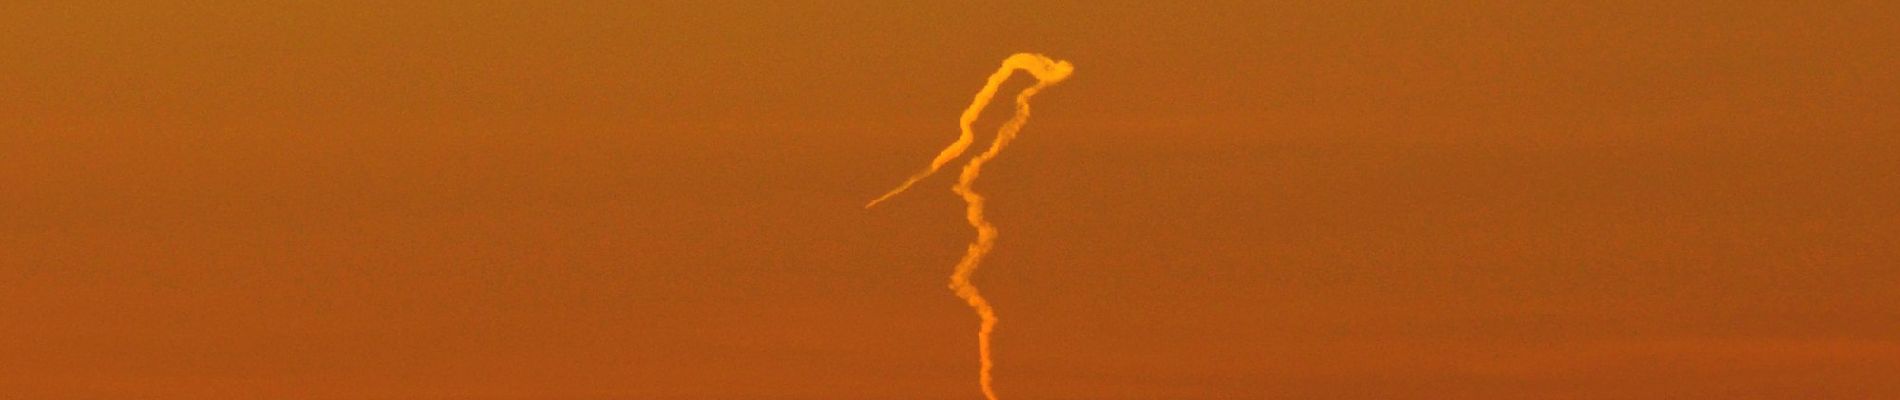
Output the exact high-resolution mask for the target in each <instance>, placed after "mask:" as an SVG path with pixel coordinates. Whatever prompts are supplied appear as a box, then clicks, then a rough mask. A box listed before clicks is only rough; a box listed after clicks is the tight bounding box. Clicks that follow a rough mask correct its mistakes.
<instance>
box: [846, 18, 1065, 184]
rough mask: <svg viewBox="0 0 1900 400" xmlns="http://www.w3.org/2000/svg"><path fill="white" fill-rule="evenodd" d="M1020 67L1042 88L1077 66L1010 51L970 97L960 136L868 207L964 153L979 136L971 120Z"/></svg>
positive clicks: (962, 118) (986, 105) (961, 124)
mask: <svg viewBox="0 0 1900 400" xmlns="http://www.w3.org/2000/svg"><path fill="white" fill-rule="evenodd" d="M1018 69H1020V70H1024V71H1028V72H1029V74H1030V75H1032V76H1035V77H1036V86H1037V87H1038V88H1041V87H1044V86H1048V85H1054V84H1055V83H1056V82H1061V81H1062V80H1063V79H1065V78H1068V77H1069V74H1070V73H1073V72H1075V67H1074V66H1072V65H1070V64H1069V62H1068V61H1056V60H1052V59H1050V58H1049V57H1045V56H1043V55H1041V54H1030V53H1016V54H1013V55H1010V56H1009V58H1007V59H1004V60H1003V66H1001V67H997V68H996V72H993V73H990V78H989V81H988V82H985V83H984V84H983V89H981V90H977V91H976V98H973V99H970V106H969V107H965V108H964V109H963V116H962V117H960V118H958V119H957V126H958V127H960V128H962V130H961V134H960V135H958V136H957V140H956V141H955V142H951V143H950V146H949V147H944V148H943V151H942V152H939V153H937V158H936V159H933V160H930V166H929V167H927V168H924V170H922V171H917V173H915V174H911V176H910V178H907V179H904V182H903V183H900V184H898V185H897V188H895V189H891V191H890V192H886V193H884V195H883V196H878V197H877V199H875V200H871V202H870V203H865V204H864V208H867V209H868V208H871V207H873V206H877V203H883V202H884V201H885V200H890V198H891V197H892V196H897V194H898V193H903V192H904V191H905V190H908V189H910V185H915V184H917V181H921V180H924V178H927V177H930V175H931V174H935V173H937V170H940V169H943V165H944V164H949V163H950V160H954V159H956V158H957V156H960V155H963V151H964V150H967V149H969V148H970V142H972V141H974V140H975V138H976V134H975V133H974V131H973V130H971V128H970V124H973V123H976V117H977V115H979V114H982V113H983V108H984V107H988V106H989V105H990V99H991V98H994V97H996V89H997V88H998V87H1000V86H1003V81H1005V80H1008V79H1009V76H1010V74H1012V73H1014V72H1015V71H1016V70H1018Z"/></svg>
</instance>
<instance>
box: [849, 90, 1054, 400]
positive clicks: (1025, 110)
mask: <svg viewBox="0 0 1900 400" xmlns="http://www.w3.org/2000/svg"><path fill="white" fill-rule="evenodd" d="M1017 69H1021V70H1024V71H1028V72H1029V74H1030V75H1033V76H1035V77H1036V84H1035V85H1034V86H1030V87H1029V88H1028V89H1023V91H1022V92H1021V93H1018V94H1017V95H1016V115H1015V116H1014V117H1011V118H1010V119H1009V121H1008V122H1004V123H1003V127H1002V128H1001V129H998V130H997V132H996V140H995V141H994V142H992V143H991V144H990V148H989V150H985V151H983V153H982V154H978V155H977V156H976V157H974V158H971V159H970V163H969V164H965V165H964V166H963V173H962V174H961V175H958V176H957V184H956V185H955V186H952V187H951V190H952V191H955V192H956V193H957V195H958V196H961V197H963V201H964V203H967V204H968V205H969V207H968V209H967V210H966V212H965V214H966V217H967V218H968V219H969V221H970V226H971V227H974V228H976V240H975V241H973V242H971V243H970V248H969V250H968V251H966V252H964V253H963V259H962V260H959V261H957V268H956V271H955V272H953V273H951V275H950V289H952V290H955V291H956V293H957V297H960V298H962V299H963V301H964V302H966V303H969V304H970V308H972V309H975V310H976V315H977V316H978V317H980V318H982V320H983V325H982V327H981V328H979V329H978V330H977V333H976V340H977V354H978V359H979V360H980V361H981V367H979V369H978V375H977V376H978V383H979V385H980V386H981V387H982V389H983V397H985V398H987V399H989V400H996V390H995V389H994V388H993V387H992V386H991V382H992V380H991V378H990V370H991V368H992V367H994V366H995V363H994V362H993V361H992V360H991V359H990V334H991V333H992V332H995V331H996V311H995V309H993V308H991V307H990V302H989V300H985V299H984V298H983V295H982V293H980V292H978V291H977V289H976V286H975V285H972V284H970V276H971V275H973V274H975V273H976V269H977V267H978V266H979V263H981V262H982V261H983V256H984V255H987V254H989V252H990V248H992V247H995V245H996V227H995V226H993V225H990V222H989V220H987V219H984V218H983V202H984V199H983V195H981V194H978V193H977V192H976V190H975V189H974V188H972V187H971V184H972V183H974V182H976V178H977V175H980V174H982V171H983V164H984V163H988V162H989V161H990V160H992V159H995V158H996V155H997V154H998V153H1001V152H1002V151H1003V147H1004V146H1007V145H1009V142H1010V140H1013V139H1015V138H1016V133H1017V132H1019V131H1022V129H1023V124H1025V123H1028V122H1029V98H1030V97H1032V96H1035V95H1036V93H1037V92H1041V91H1042V89H1043V88H1047V87H1049V86H1051V85H1055V84H1056V83H1059V82H1062V80H1063V79H1066V78H1068V77H1069V74H1071V73H1074V72H1075V67H1074V66H1073V65H1070V64H1069V63H1068V62H1067V61H1057V60H1053V59H1050V58H1049V57H1044V56H1042V55H1040V54H1030V53H1016V54H1015V55H1011V56H1009V58H1008V59H1005V60H1003V66H1002V67H1001V68H997V70H996V72H995V73H992V74H990V79H989V83H987V84H985V85H983V89H982V90H980V91H977V93H976V100H975V101H972V102H970V107H969V108H966V109H964V110H963V118H962V119H961V120H960V122H961V124H962V128H963V135H962V136H960V137H958V138H957V141H956V142H954V143H951V144H950V147H948V148H945V149H943V152H942V153H939V154H938V155H937V158H936V159H935V160H932V161H931V162H930V168H929V169H925V170H923V171H922V172H918V173H917V174H916V175H912V176H911V177H910V179H906V180H904V183H903V184H900V185H898V186H897V189H895V190H891V192H890V193H886V194H884V195H883V196H880V197H878V198H877V200H872V201H871V202H870V203H869V204H865V205H864V207H865V208H871V206H875V205H877V203H879V202H882V201H884V200H885V199H889V198H890V197H891V196H895V195H897V194H898V193H903V192H904V190H905V189H908V188H910V186H911V185H912V184H915V183H917V181H919V180H922V179H923V178H925V177H928V176H930V175H931V174H932V173H935V172H937V170H938V169H940V168H942V167H943V165H944V164H946V163H949V162H950V160H952V159H955V158H956V157H957V156H958V155H961V154H963V150H964V149H967V148H969V147H970V142H971V140H972V136H973V135H972V134H971V131H970V124H971V123H972V122H975V121H976V117H977V114H979V113H981V112H982V111H983V108H984V107H985V106H987V105H989V102H990V98H991V97H994V96H995V95H996V88H997V86H1000V85H1001V84H1002V83H1003V81H1004V80H1006V79H1008V78H1009V75H1010V74H1011V73H1012V72H1013V71H1014V70H1017Z"/></svg>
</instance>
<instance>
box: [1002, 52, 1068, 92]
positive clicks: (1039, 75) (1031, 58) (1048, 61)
mask: <svg viewBox="0 0 1900 400" xmlns="http://www.w3.org/2000/svg"><path fill="white" fill-rule="evenodd" d="M1003 65H1004V66H1007V67H1014V68H1018V69H1022V70H1024V71H1029V74H1030V75H1034V76H1035V77H1036V80H1038V81H1042V82H1044V83H1046V84H1052V85H1053V84H1055V83H1056V82H1061V81H1062V80H1063V79H1068V78H1069V75H1070V74H1074V73H1075V65H1072V64H1069V62H1068V61H1057V60H1056V59H1053V58H1049V56H1045V55H1041V54H1034V53H1016V54H1012V55H1010V56H1009V58H1008V59H1005V60H1003Z"/></svg>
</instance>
